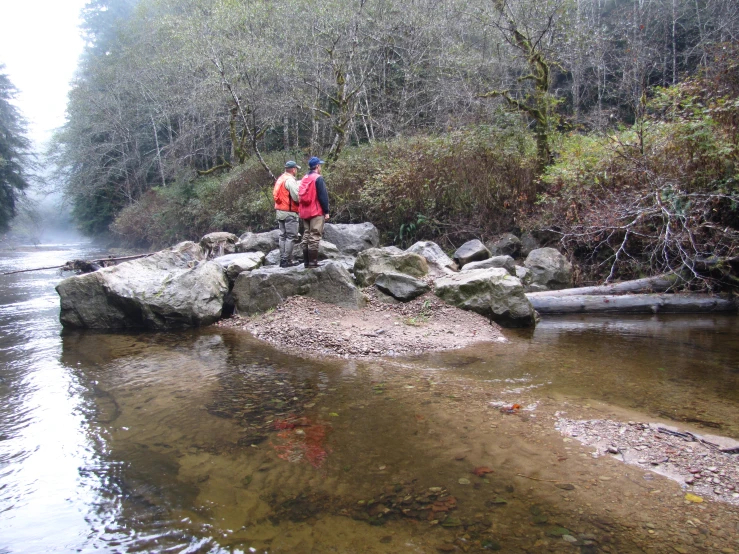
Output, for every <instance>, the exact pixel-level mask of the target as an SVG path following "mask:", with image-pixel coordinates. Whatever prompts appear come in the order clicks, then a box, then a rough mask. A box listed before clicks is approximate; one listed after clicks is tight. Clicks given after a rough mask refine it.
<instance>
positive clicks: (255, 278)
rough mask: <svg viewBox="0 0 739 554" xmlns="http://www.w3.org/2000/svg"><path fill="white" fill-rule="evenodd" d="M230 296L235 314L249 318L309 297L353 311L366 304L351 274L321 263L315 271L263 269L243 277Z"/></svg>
mask: <svg viewBox="0 0 739 554" xmlns="http://www.w3.org/2000/svg"><path fill="white" fill-rule="evenodd" d="M231 293H232V294H233V298H234V301H235V303H236V312H237V313H241V314H249V315H251V314H256V313H262V312H265V311H267V310H269V309H271V308H276V307H277V306H279V305H280V304H281V303H282V302H284V301H285V300H286V299H287V298H289V297H291V296H308V297H310V298H315V299H316V300H320V301H321V302H325V303H327V304H336V305H338V306H341V307H343V308H350V309H358V308H361V307H362V306H363V305H364V303H365V298H364V296H363V295H362V294H361V293H360V292H359V289H357V287H356V285H355V284H354V281H353V279H352V276H351V275H350V274H349V272H348V271H347V270H346V269H345V268H344V267H343V266H342V265H341V264H338V263H336V262H332V261H326V262H321V263H320V264H319V266H318V267H317V268H313V269H304V268H303V267H302V266H295V267H289V268H279V267H264V268H260V269H256V270H254V271H250V272H247V273H242V274H241V275H239V276H238V277H237V278H236V283H235V284H234V288H233V290H232V291H231Z"/></svg>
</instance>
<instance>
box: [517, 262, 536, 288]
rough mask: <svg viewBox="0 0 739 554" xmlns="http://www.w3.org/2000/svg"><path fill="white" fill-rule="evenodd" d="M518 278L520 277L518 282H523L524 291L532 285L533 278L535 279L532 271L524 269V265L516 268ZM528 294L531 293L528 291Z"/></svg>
mask: <svg viewBox="0 0 739 554" xmlns="http://www.w3.org/2000/svg"><path fill="white" fill-rule="evenodd" d="M516 277H518V280H519V281H521V284H522V285H523V287H524V289H526V287H528V286H529V285H530V284H531V278H532V277H533V274H532V273H531V270H529V269H527V268H525V267H523V266H522V265H517V266H516ZM526 292H529V291H528V290H526Z"/></svg>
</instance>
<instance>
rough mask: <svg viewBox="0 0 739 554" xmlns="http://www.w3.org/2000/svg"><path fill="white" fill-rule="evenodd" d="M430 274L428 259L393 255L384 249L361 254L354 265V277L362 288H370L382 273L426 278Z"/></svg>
mask: <svg viewBox="0 0 739 554" xmlns="http://www.w3.org/2000/svg"><path fill="white" fill-rule="evenodd" d="M428 272H429V265H428V263H426V259H425V258H423V257H422V256H419V255H418V254H411V253H409V252H404V253H402V254H393V253H392V252H388V251H386V250H384V249H382V248H370V249H369V250H365V251H363V252H360V253H359V256H357V261H356V262H355V263H354V277H355V278H356V279H357V284H358V285H359V286H360V287H369V286H370V285H373V284H374V283H375V279H377V277H378V275H380V274H382V273H404V274H406V275H410V276H411V277H424V276H425V275H426V274H428Z"/></svg>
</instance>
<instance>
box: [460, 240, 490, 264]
mask: <svg viewBox="0 0 739 554" xmlns="http://www.w3.org/2000/svg"><path fill="white" fill-rule="evenodd" d="M489 257H490V250H488V249H487V248H485V245H484V244H483V243H481V242H480V241H479V240H477V239H473V240H468V241H467V242H465V243H464V244H463V245H462V246H460V247H459V248H457V251H456V252H455V253H454V256H453V258H454V261H455V262H457V265H458V266H459V267H460V268H462V267H464V265H465V264H468V263H470V262H479V261H480V260H487V259H488V258H489Z"/></svg>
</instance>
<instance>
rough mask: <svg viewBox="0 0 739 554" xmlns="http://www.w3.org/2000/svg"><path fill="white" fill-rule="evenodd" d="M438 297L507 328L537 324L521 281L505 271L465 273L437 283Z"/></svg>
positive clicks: (478, 270) (484, 270)
mask: <svg viewBox="0 0 739 554" xmlns="http://www.w3.org/2000/svg"><path fill="white" fill-rule="evenodd" d="M434 286H435V293H436V295H437V296H438V297H439V298H441V299H442V300H444V301H445V302H447V303H449V304H452V305H454V306H457V307H458V308H462V309H464V310H470V311H473V312H477V313H479V314H482V315H484V316H486V317H488V318H490V319H491V320H493V321H495V322H496V323H499V324H501V325H503V326H504V327H529V326H532V325H535V324H536V319H537V315H536V311H535V310H534V307H533V306H532V305H531V302H529V300H528V298H526V295H525V294H524V290H523V286H522V285H521V281H519V280H518V278H516V277H513V276H512V275H511V274H510V273H508V271H506V270H505V269H503V268H502V267H496V268H489V269H475V270H471V271H462V272H460V273H457V274H455V275H448V276H445V277H441V278H439V279H437V280H436V281H435V283H434Z"/></svg>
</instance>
